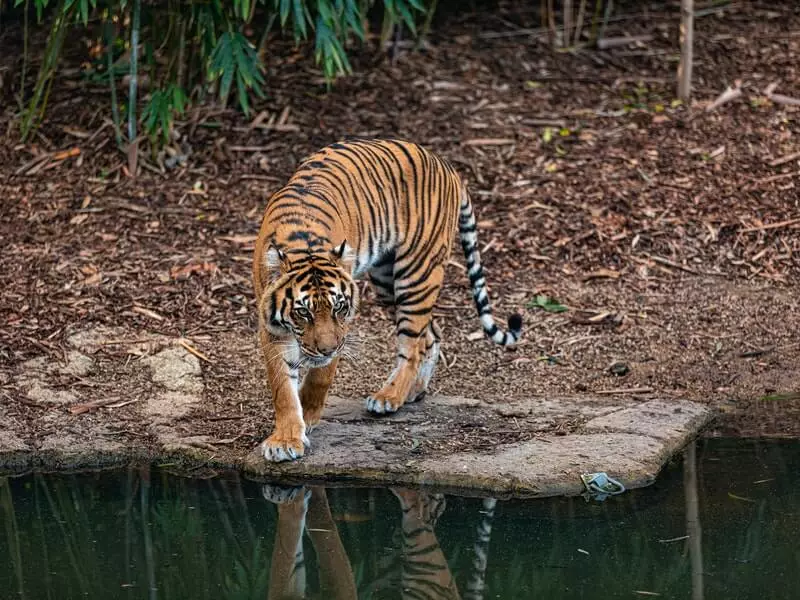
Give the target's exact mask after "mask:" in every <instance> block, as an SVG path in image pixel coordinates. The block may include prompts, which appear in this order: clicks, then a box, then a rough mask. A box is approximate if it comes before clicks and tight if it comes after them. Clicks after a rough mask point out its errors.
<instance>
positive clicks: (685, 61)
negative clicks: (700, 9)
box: [678, 0, 694, 102]
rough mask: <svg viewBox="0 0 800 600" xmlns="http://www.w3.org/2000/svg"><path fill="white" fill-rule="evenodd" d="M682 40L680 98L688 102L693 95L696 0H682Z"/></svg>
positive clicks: (679, 77)
mask: <svg viewBox="0 0 800 600" xmlns="http://www.w3.org/2000/svg"><path fill="white" fill-rule="evenodd" d="M680 41H681V62H680V63H679V64H678V98H680V99H681V100H683V101H684V102H686V101H688V100H689V98H690V96H691V95H692V60H693V59H694V56H693V54H694V0H681V27H680Z"/></svg>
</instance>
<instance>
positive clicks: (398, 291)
mask: <svg viewBox="0 0 800 600" xmlns="http://www.w3.org/2000/svg"><path fill="white" fill-rule="evenodd" d="M398 267H400V268H402V265H399V264H398V265H395V273H397V271H398ZM443 278H444V268H443V267H442V266H438V267H435V268H434V269H432V271H431V273H430V275H429V276H428V277H427V278H426V279H423V280H416V279H415V280H412V281H411V282H407V281H400V282H397V281H396V282H395V303H396V304H395V322H396V323H397V363H396V366H395V369H394V371H392V374H391V375H390V376H389V379H388V381H387V382H386V383H385V384H384V386H383V387H382V388H381V389H380V390H379V391H378V392H376V393H375V394H373V395H371V396H369V397H368V398H367V403H366V409H367V410H368V411H369V412H372V413H376V414H384V413H393V412H396V411H397V410H398V409H399V408H400V407H401V406H403V404H405V403H406V402H413V401H414V400H416V399H417V398H419V397H420V396H421V395H422V394H424V392H425V390H426V389H427V385H428V381H429V380H430V378H431V376H432V375H433V366H435V363H436V358H438V354H439V345H438V335H435V333H434V330H433V325H432V318H433V306H434V304H436V299H437V298H438V296H439V290H440V288H441V285H442V279H443ZM434 354H435V356H434ZM429 363H432V364H429Z"/></svg>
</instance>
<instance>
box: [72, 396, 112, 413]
mask: <svg viewBox="0 0 800 600" xmlns="http://www.w3.org/2000/svg"><path fill="white" fill-rule="evenodd" d="M117 402H119V398H103V399H102V400H92V401H91V402H84V403H83V404H74V405H72V406H70V407H69V412H70V413H72V414H73V415H82V414H83V413H87V412H89V411H92V410H95V409H97V408H101V407H103V406H108V405H109V404H115V403H117Z"/></svg>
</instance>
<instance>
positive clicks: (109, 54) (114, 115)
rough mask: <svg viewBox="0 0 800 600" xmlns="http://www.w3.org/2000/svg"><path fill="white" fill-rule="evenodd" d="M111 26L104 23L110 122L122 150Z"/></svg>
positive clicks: (109, 22) (112, 30)
mask: <svg viewBox="0 0 800 600" xmlns="http://www.w3.org/2000/svg"><path fill="white" fill-rule="evenodd" d="M115 37H116V35H115V32H114V29H113V25H112V24H111V21H110V20H109V21H108V22H107V23H106V63H107V64H108V85H109V87H110V88H111V120H112V121H113V122H114V137H115V139H116V140H117V148H120V149H121V148H122V127H121V126H120V119H119V101H118V100H117V82H116V81H115V79H114V38H115Z"/></svg>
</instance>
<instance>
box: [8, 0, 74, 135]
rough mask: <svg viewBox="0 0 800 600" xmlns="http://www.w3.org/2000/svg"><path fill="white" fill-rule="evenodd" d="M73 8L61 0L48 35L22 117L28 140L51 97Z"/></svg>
mask: <svg viewBox="0 0 800 600" xmlns="http://www.w3.org/2000/svg"><path fill="white" fill-rule="evenodd" d="M69 14H72V13H71V10H66V9H65V0H61V2H59V4H58V7H57V8H56V16H55V18H54V19H53V25H52V28H51V29H50V35H48V37H47V47H46V48H45V52H44V59H43V60H42V64H41V66H40V67H39V75H38V76H37V78H36V86H35V87H34V89H33V97H32V98H31V101H30V102H29V103H28V108H27V109H26V111H25V116H24V118H23V119H22V124H21V126H20V133H21V135H22V139H23V140H27V139H28V136H29V135H30V134H31V132H32V131H33V130H34V129H36V127H37V126H38V123H39V119H40V118H41V116H42V115H43V114H44V109H45V107H46V106H47V98H48V97H49V92H50V84H51V83H52V81H53V76H54V74H55V68H56V64H57V63H58V56H59V54H60V53H61V46H62V45H63V43H64V34H65V32H66V30H67V18H68V16H69Z"/></svg>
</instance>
